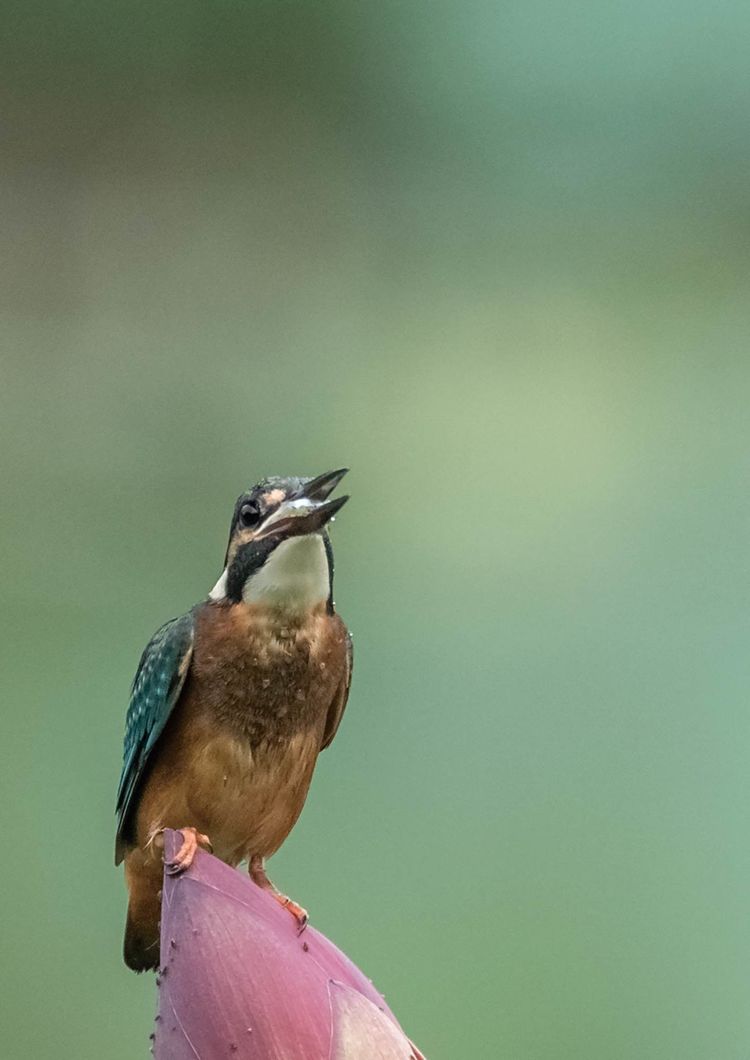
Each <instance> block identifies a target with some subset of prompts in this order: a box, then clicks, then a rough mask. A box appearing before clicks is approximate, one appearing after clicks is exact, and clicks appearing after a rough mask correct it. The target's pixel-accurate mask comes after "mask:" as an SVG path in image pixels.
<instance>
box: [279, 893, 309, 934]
mask: <svg viewBox="0 0 750 1060" xmlns="http://www.w3.org/2000/svg"><path fill="white" fill-rule="evenodd" d="M278 900H279V902H280V903H281V904H282V905H283V906H284V908H285V909H286V910H288V912H290V913H291V914H292V916H293V917H294V919H295V920H296V921H297V934H298V935H301V934H302V932H303V931H304V930H305V928H306V927H307V925H308V923H309V920H310V917H309V915H308V912H307V910H306V909H303V908H302V906H301V905H297V903H296V902H294V901H292V899H291V898H289V897H288V896H287V895H285V894H280V895H279V897H278Z"/></svg>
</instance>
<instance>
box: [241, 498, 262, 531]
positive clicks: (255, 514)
mask: <svg viewBox="0 0 750 1060" xmlns="http://www.w3.org/2000/svg"><path fill="white" fill-rule="evenodd" d="M259 519H260V510H259V508H258V505H257V504H254V503H253V502H252V501H247V502H246V503H245V504H243V505H242V507H241V508H240V522H241V523H242V525H243V526H247V527H250V526H257V525H258V520H259Z"/></svg>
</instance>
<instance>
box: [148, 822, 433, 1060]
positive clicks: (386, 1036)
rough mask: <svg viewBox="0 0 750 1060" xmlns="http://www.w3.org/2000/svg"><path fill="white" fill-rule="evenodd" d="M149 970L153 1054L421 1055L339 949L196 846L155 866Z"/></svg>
mask: <svg viewBox="0 0 750 1060" xmlns="http://www.w3.org/2000/svg"><path fill="white" fill-rule="evenodd" d="M181 839H182V837H181V836H180V835H179V833H176V832H171V831H168V832H167V833H166V834H165V845H164V859H165V862H166V863H168V862H169V861H170V860H171V859H172V858H173V857H174V855H175V854H176V852H177V850H178V849H179V846H180V842H181ZM157 981H158V984H159V1011H158V1014H157V1017H156V1025H155V1034H154V1043H153V1052H154V1056H155V1057H156V1060H196V1058H197V1057H200V1058H202V1060H220V1058H222V1057H228V1058H234V1060H296V1058H299V1060H423V1058H422V1054H421V1053H420V1052H419V1050H418V1049H417V1048H416V1047H415V1046H413V1045H412V1044H411V1042H410V1041H409V1039H408V1038H407V1037H406V1035H405V1034H404V1032H403V1031H402V1030H401V1027H400V1026H399V1024H398V1022H397V1020H396V1017H395V1016H394V1015H393V1013H392V1012H391V1010H390V1009H389V1008H388V1006H387V1005H386V1003H385V1001H384V1000H383V998H382V997H381V995H380V994H379V993H378V992H377V990H375V988H374V987H373V985H372V983H371V982H370V981H369V980H368V979H367V978H366V977H365V976H364V975H363V974H362V973H361V972H360V971H359V969H358V968H357V967H355V965H354V964H352V962H351V961H350V960H349V959H348V957H346V956H345V955H344V954H343V953H342V952H341V950H339V949H337V948H336V947H335V946H334V945H333V943H332V942H329V941H328V939H327V938H325V936H324V935H321V934H320V932H318V931H316V930H315V929H314V928H312V927H307V928H306V929H305V931H304V932H303V933H302V934H301V935H300V934H299V933H298V929H297V925H296V924H295V922H294V919H293V918H292V917H291V916H290V914H289V913H288V912H287V911H286V910H285V909H283V908H282V906H281V905H279V903H278V902H276V901H275V900H274V899H273V898H272V897H271V895H269V894H268V893H266V892H265V891H263V890H261V888H260V887H257V886H256V885H255V884H254V883H253V882H252V881H251V880H250V878H249V877H248V876H246V875H245V874H244V873H241V872H238V871H237V870H236V869H232V868H230V867H229V866H228V865H225V864H224V863H223V862H221V861H219V860H218V859H217V858H214V857H212V856H211V855H210V854H207V853H205V852H204V851H202V850H199V851H198V852H197V854H196V856H195V859H194V861H193V864H192V865H191V867H190V868H189V869H188V870H187V871H186V872H184V873H182V874H180V875H176V876H172V875H169V874H166V873H165V875H164V886H163V892H162V914H161V969H160V971H159V975H158V978H157Z"/></svg>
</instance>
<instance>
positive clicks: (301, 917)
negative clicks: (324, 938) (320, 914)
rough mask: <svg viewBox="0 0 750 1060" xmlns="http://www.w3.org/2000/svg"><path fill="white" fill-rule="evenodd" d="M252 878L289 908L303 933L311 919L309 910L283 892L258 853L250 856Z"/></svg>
mask: <svg viewBox="0 0 750 1060" xmlns="http://www.w3.org/2000/svg"><path fill="white" fill-rule="evenodd" d="M249 872H250V879H251V880H252V881H253V883H255V884H257V885H258V887H260V888H261V890H263V891H267V892H268V894H270V895H271V897H272V898H275V899H276V901H277V902H278V903H279V905H283V906H284V908H285V909H286V910H288V911H289V912H290V913H291V914H292V916H293V917H294V919H295V920H296V921H297V934H298V935H301V934H302V932H303V931H304V930H305V928H306V927H307V922H308V920H309V919H310V918H309V916H308V915H307V910H306V909H303V908H302V906H301V905H297V903H296V902H294V901H292V899H291V898H289V897H288V896H287V895H285V894H282V893H281V891H279V889H278V888H277V887H276V886H275V885H274V884H273V883H272V882H271V881H270V880H269V878H268V876H267V875H266V869H265V865H264V863H263V858H261V857H258V856H257V855H255V856H253V857H251V858H250V864H249Z"/></svg>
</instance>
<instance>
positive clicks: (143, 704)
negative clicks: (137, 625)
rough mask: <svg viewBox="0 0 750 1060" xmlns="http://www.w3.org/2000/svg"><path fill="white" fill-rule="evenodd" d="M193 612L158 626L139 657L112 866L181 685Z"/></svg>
mask: <svg viewBox="0 0 750 1060" xmlns="http://www.w3.org/2000/svg"><path fill="white" fill-rule="evenodd" d="M193 636H194V625H193V616H192V614H190V613H188V614H187V615H182V617H181V618H173V619H172V621H171V622H167V623H166V624H165V625H163V626H162V627H161V629H158V630H157V631H156V633H154V635H153V637H152V638H151V640H150V641H149V642H148V644H147V645H146V649H145V651H144V652H143V655H142V656H141V661H140V663H139V664H138V670H137V671H136V675H135V678H134V680H133V690H132V692H131V695H130V706H129V707H128V714H127V718H126V720H125V749H124V754H123V765H122V776H121V777H120V787H119V788H118V791H117V808H116V811H115V812H116V814H117V839H116V843H115V864H116V865H119V863H120V862H121V861H122V859H123V857H124V853H125V847H126V845H127V843H128V841H129V840H130V836H129V830H130V823H131V822H130V817H131V811H133V810H134V809H135V801H136V800H135V795H136V793H137V790H138V786H139V781H140V780H141V778H142V777H143V773H144V770H145V768H146V765H147V763H148V759H149V755H150V754H151V751H152V750H153V747H154V745H155V743H156V741H157V740H158V739H159V736H160V735H161V732H162V730H163V728H164V726H165V725H166V723H167V718H168V717H169V715H170V714H171V713H172V708H173V707H174V705H175V703H176V702H177V700H178V699H179V696H180V692H181V691H182V686H183V685H184V684H185V678H186V677H187V672H188V669H189V668H190V660H191V657H192V654H193Z"/></svg>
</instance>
